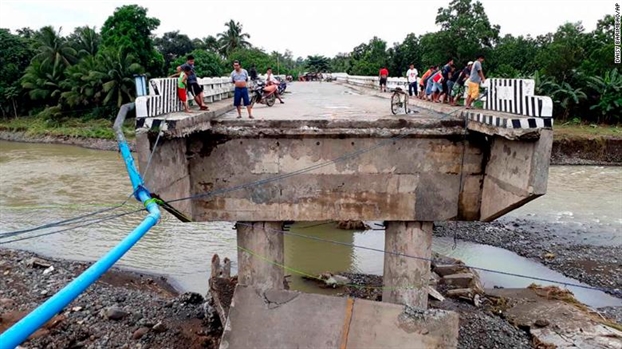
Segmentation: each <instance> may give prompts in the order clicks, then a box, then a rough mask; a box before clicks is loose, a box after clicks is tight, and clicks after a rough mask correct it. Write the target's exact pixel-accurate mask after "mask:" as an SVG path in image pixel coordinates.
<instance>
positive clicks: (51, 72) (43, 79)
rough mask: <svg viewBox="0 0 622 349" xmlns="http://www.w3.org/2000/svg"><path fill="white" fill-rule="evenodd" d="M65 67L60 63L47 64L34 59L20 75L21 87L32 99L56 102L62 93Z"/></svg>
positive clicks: (50, 102) (48, 102) (47, 102)
mask: <svg viewBox="0 0 622 349" xmlns="http://www.w3.org/2000/svg"><path fill="white" fill-rule="evenodd" d="M64 69H65V67H64V66H63V65H62V64H60V63H57V64H54V65H47V64H44V63H43V62H40V61H37V60H34V61H33V62H32V63H31V64H30V65H29V66H28V68H26V73H25V74H24V76H23V77H22V80H21V82H22V87H23V88H24V89H26V90H29V91H28V95H29V96H30V98H31V99H32V100H34V101H44V102H46V104H48V105H49V104H58V100H59V98H60V96H61V93H62V87H61V82H62V81H63V80H64Z"/></svg>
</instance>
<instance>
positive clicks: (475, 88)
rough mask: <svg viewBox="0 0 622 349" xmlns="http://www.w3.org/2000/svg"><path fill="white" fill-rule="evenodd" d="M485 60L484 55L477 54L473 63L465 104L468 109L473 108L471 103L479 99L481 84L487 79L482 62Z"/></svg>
mask: <svg viewBox="0 0 622 349" xmlns="http://www.w3.org/2000/svg"><path fill="white" fill-rule="evenodd" d="M483 61H484V56H483V55H479V56H477V60H475V63H473V68H471V74H470V75H469V86H468V89H469V96H468V97H467V100H466V103H465V106H466V109H471V103H473V101H475V100H477V99H478V97H479V85H480V84H483V83H484V81H486V78H485V77H484V72H483V71H482V62H483Z"/></svg>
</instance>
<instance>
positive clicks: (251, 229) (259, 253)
mask: <svg viewBox="0 0 622 349" xmlns="http://www.w3.org/2000/svg"><path fill="white" fill-rule="evenodd" d="M235 227H236V229H237V241H238V282H239V283H240V284H242V285H248V286H253V287H255V288H258V289H261V290H267V289H282V288H284V279H285V271H284V269H283V263H284V262H285V257H284V256H285V255H284V253H285V251H284V247H283V234H282V233H279V232H278V231H280V230H282V229H283V223H282V222H238V223H237V224H236V226H235Z"/></svg>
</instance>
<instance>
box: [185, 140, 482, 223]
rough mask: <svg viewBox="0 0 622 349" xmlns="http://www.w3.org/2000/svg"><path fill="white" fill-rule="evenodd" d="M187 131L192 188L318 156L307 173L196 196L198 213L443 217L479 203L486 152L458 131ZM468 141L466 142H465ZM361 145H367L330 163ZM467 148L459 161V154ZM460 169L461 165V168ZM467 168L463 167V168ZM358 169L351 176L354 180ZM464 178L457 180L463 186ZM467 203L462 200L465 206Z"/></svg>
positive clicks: (246, 217)
mask: <svg viewBox="0 0 622 349" xmlns="http://www.w3.org/2000/svg"><path fill="white" fill-rule="evenodd" d="M379 141H380V139H377V138H349V137H348V138H341V139H340V138H324V139H322V138H320V139H318V138H316V139H313V138H259V137H257V138H230V137H227V136H223V135H212V136H211V137H210V136H199V135H196V136H191V137H190V138H189V139H188V151H187V152H186V157H187V158H188V168H189V172H190V176H191V178H192V179H193V180H192V188H191V192H192V193H204V192H208V191H212V190H219V189H224V188H231V187H236V186H241V185H244V184H248V183H253V182H257V181H263V180H265V179H268V178H271V177H274V176H279V175H285V174H288V173H292V172H295V171H298V170H301V169H305V168H308V167H311V166H315V165H319V164H323V166H321V167H318V168H316V169H315V170H313V171H310V172H308V173H301V174H298V175H296V176H295V177H290V178H283V179H280V180H278V181H271V182H264V183H262V184H261V185H256V186H252V187H248V188H245V189H243V190H236V191H231V192H227V193H226V194H225V195H220V196H217V197H212V198H209V199H207V200H194V201H193V206H194V207H193V212H194V214H193V218H194V220H196V221H210V220H222V221H237V220H240V221H286V220H297V221H320V220H395V221H398V220H400V221H440V220H449V219H455V218H457V217H460V212H461V211H462V212H470V213H471V215H470V217H471V216H472V215H473V213H476V212H478V211H479V207H470V205H478V203H479V192H480V190H479V189H476V188H471V186H469V187H468V189H469V190H467V191H465V193H469V194H473V195H475V197H474V198H470V197H465V196H464V195H463V196H462V198H461V195H460V188H461V183H460V182H461V181H464V184H467V183H471V185H479V180H478V179H477V178H476V179H475V180H474V181H471V180H470V179H469V176H470V174H477V175H476V176H481V172H482V170H481V164H482V156H483V152H482V150H481V149H479V148H478V147H477V146H472V145H471V144H469V143H468V142H462V141H461V139H446V138H400V139H396V140H394V141H391V142H390V143H389V144H386V145H384V146H380V147H379V146H378V143H379ZM465 146H466V149H465ZM361 149H373V150H371V151H369V152H366V153H360V155H358V156H356V157H351V158H344V159H342V161H339V162H334V163H331V161H332V160H334V159H337V158H340V157H343V156H344V154H349V153H352V152H355V151H357V150H361ZM463 156H464V161H463ZM462 173H464V174H462ZM465 174H466V175H465ZM353 178H356V180H353ZM465 188H466V187H465V186H463V189H465ZM464 205H469V206H464Z"/></svg>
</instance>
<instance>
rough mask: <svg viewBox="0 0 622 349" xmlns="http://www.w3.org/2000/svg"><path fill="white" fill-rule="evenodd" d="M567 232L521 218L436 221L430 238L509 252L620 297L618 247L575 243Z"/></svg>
mask: <svg viewBox="0 0 622 349" xmlns="http://www.w3.org/2000/svg"><path fill="white" fill-rule="evenodd" d="M568 229H569V228H565V227H560V228H558V227H555V226H554V225H551V224H544V223H538V222H531V221H527V220H524V219H513V220H511V221H506V220H501V221H494V222H491V223H484V222H438V223H436V224H435V227H434V235H435V236H443V237H452V238H453V237H454V236H455V237H457V238H458V239H460V240H465V241H469V242H474V243H478V244H485V245H491V246H495V247H500V248H503V249H506V250H509V251H512V252H514V253H516V254H518V255H520V256H523V257H526V258H530V259H532V260H535V261H538V262H539V263H542V264H543V265H545V266H547V267H549V268H551V269H553V270H555V271H557V272H560V273H562V274H564V275H565V276H567V277H570V278H573V279H576V280H579V281H581V282H583V283H585V284H588V285H590V286H594V287H599V288H602V289H603V291H605V292H607V293H609V294H611V295H613V296H615V297H618V298H622V257H621V256H622V245H620V244H615V243H612V244H611V245H609V246H594V245H590V244H581V243H576V241H572V240H571V239H569V238H568V237H569V236H570V235H573V234H575V233H573V232H571V231H567V230H568ZM576 234H578V233H576ZM576 234H575V235H576Z"/></svg>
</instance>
